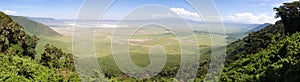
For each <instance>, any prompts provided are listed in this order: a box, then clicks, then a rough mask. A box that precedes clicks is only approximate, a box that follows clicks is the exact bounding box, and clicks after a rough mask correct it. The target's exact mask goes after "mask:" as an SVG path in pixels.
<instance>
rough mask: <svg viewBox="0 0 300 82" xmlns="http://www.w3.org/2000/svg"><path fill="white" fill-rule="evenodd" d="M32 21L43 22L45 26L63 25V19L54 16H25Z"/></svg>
mask: <svg viewBox="0 0 300 82" xmlns="http://www.w3.org/2000/svg"><path fill="white" fill-rule="evenodd" d="M27 18H28V19H31V20H33V21H36V22H39V23H42V24H45V25H47V26H57V25H64V22H63V21H60V20H57V19H54V18H42V17H27Z"/></svg>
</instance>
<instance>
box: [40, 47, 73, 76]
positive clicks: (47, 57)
mask: <svg viewBox="0 0 300 82" xmlns="http://www.w3.org/2000/svg"><path fill="white" fill-rule="evenodd" d="M40 63H41V64H42V65H44V66H47V67H50V68H65V69H68V70H71V71H75V67H74V59H73V55H72V54H70V53H65V52H63V51H62V50H61V49H59V48H57V47H55V46H53V45H50V44H47V45H46V46H45V51H44V53H43V54H42V57H41V60H40Z"/></svg>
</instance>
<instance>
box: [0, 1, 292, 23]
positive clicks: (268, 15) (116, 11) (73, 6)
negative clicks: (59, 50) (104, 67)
mask: <svg viewBox="0 0 300 82" xmlns="http://www.w3.org/2000/svg"><path fill="white" fill-rule="evenodd" d="M291 1H298V0H213V2H214V4H215V6H216V9H217V10H218V12H219V15H220V16H221V19H222V20H223V21H226V22H237V23H274V22H275V21H276V20H278V19H275V18H274V16H275V14H274V13H275V12H274V11H273V8H274V7H278V6H280V5H281V4H282V3H284V2H291ZM84 2H85V0H0V11H2V12H5V13H6V14H9V15H17V16H29V17H49V18H56V19H76V18H77V16H78V14H79V12H80V9H81V7H82V5H84ZM149 4H156V5H161V6H164V7H166V8H168V10H170V11H172V12H174V13H176V14H178V15H180V16H182V17H184V18H190V19H195V20H197V19H200V17H201V12H200V13H197V12H196V11H195V9H194V8H193V7H192V6H191V5H189V4H188V3H186V2H185V1H184V0H116V2H114V3H113V4H112V5H111V6H110V7H109V9H108V10H107V12H106V14H105V15H104V19H113V20H114V19H120V18H122V17H124V16H126V14H128V13H130V12H131V11H134V10H135V9H137V8H141V7H143V6H145V5H149ZM158 10H159V9H158ZM145 12H147V13H151V11H146V10H145ZM137 15H140V17H142V16H143V13H141V14H137Z"/></svg>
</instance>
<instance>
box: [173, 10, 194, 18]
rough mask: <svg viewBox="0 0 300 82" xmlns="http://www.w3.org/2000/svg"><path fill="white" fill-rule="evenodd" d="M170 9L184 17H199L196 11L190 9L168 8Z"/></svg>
mask: <svg viewBox="0 0 300 82" xmlns="http://www.w3.org/2000/svg"><path fill="white" fill-rule="evenodd" d="M170 10H171V11H173V12H175V13H176V14H178V15H181V16H184V17H196V18H199V17H200V16H199V14H198V13H197V12H191V11H188V10H185V9H184V8H170Z"/></svg>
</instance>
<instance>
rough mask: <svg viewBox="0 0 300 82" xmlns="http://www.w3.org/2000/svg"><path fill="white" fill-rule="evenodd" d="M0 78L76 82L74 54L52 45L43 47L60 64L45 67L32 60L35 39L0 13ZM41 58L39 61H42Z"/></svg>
mask: <svg viewBox="0 0 300 82" xmlns="http://www.w3.org/2000/svg"><path fill="white" fill-rule="evenodd" d="M0 28H1V29H0V64H1V67H0V80H1V81H8V82H34V81H41V82H49V81H50V82H69V81H71V82H78V81H80V79H79V77H78V75H77V73H75V72H74V71H75V69H74V64H73V55H72V54H66V53H64V52H62V51H61V50H60V49H58V48H56V47H54V46H49V45H47V46H46V50H45V53H47V52H49V51H50V52H51V53H47V55H53V54H54V55H58V57H59V59H56V61H60V62H59V64H58V63H55V64H54V65H55V66H58V67H59V68H55V67H47V66H43V65H42V64H39V63H38V62H36V61H35V56H36V51H35V48H36V45H37V40H38V38H37V37H36V36H30V35H28V34H26V33H25V32H24V31H23V27H22V26H21V25H19V24H18V23H16V22H14V21H13V20H12V19H11V18H10V17H9V16H7V15H5V14H4V13H3V12H0ZM41 61H42V60H41Z"/></svg>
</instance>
